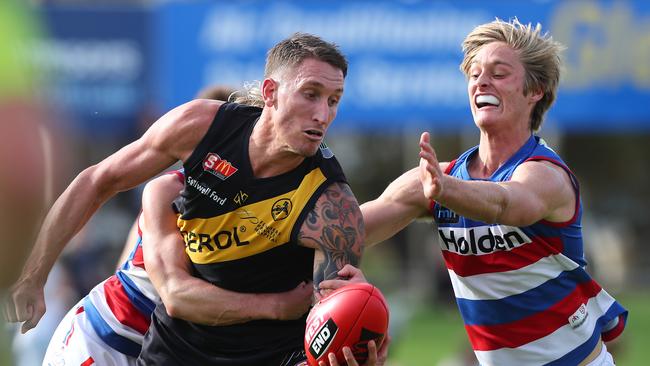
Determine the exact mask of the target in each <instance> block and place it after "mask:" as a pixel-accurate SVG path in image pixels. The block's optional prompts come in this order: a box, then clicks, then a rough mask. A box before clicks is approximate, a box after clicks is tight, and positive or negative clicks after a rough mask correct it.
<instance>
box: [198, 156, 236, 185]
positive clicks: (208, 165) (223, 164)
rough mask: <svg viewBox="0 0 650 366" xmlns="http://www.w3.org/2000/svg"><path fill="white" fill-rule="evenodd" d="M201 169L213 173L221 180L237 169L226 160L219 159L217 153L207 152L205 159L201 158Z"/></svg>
mask: <svg viewBox="0 0 650 366" xmlns="http://www.w3.org/2000/svg"><path fill="white" fill-rule="evenodd" d="M203 170H205V171H206V172H209V173H212V174H214V175H215V176H216V177H217V178H219V179H221V180H226V179H228V177H230V176H231V175H233V174H235V173H236V172H237V170H238V169H237V168H235V167H234V166H233V165H232V164H231V163H230V162H228V161H227V160H224V159H221V157H220V156H219V155H217V154H215V153H209V154H208V155H206V156H205V159H203Z"/></svg>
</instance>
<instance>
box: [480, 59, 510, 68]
mask: <svg viewBox="0 0 650 366" xmlns="http://www.w3.org/2000/svg"><path fill="white" fill-rule="evenodd" d="M476 64H478V62H477V61H476V60H475V61H472V63H471V64H470V67H472V66H474V65H476ZM489 64H490V65H494V66H499V65H505V66H508V67H510V68H513V66H512V64H509V63H507V62H505V61H500V60H496V61H494V62H490V63H489Z"/></svg>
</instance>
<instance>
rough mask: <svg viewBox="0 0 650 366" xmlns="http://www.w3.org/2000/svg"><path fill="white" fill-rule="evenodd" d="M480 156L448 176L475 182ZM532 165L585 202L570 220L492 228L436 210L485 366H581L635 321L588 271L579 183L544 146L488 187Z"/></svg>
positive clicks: (537, 143)
mask: <svg viewBox="0 0 650 366" xmlns="http://www.w3.org/2000/svg"><path fill="white" fill-rule="evenodd" d="M477 149H478V146H477V147H474V148H472V149H470V150H468V151H466V152H465V153H463V154H462V155H461V156H460V157H459V158H458V159H457V160H455V161H452V162H451V164H450V165H449V168H448V169H447V171H446V173H447V174H449V175H451V176H453V177H456V178H459V179H463V180H473V178H471V177H470V175H469V172H468V161H469V159H470V158H471V157H472V156H473V155H474V154H475V153H476V152H477ZM531 160H544V161H549V162H552V163H553V164H556V165H558V166H560V167H562V168H563V169H564V170H565V171H566V172H567V173H568V174H569V176H570V177H571V180H572V182H573V186H574V191H575V192H576V208H575V215H574V217H573V218H572V219H571V220H569V221H567V222H564V223H554V222H548V221H544V220H542V221H539V222H536V223H535V224H533V225H530V226H527V227H513V226H508V225H501V224H487V223H484V222H479V221H474V220H471V219H469V218H466V217H462V216H459V215H457V214H456V213H454V212H452V211H450V210H449V209H447V208H445V207H442V206H441V205H440V204H438V203H436V202H432V213H433V216H434V219H435V221H436V222H437V224H438V233H439V235H440V239H441V240H440V246H441V249H442V254H443V257H444V260H445V263H446V266H447V269H448V272H449V276H450V277H451V282H452V285H453V288H454V293H455V296H456V301H457V303H458V307H459V309H460V313H461V315H462V318H463V321H464V323H465V329H466V331H467V333H468V336H469V339H470V342H471V344H472V347H473V349H474V352H475V354H476V357H477V358H478V360H479V362H480V363H481V365H577V364H578V363H579V362H580V361H582V360H583V359H584V358H586V357H587V356H588V355H589V353H590V352H591V351H592V350H593V349H594V347H595V346H596V344H597V342H598V341H599V340H600V339H601V337H602V338H603V339H604V340H611V339H613V338H615V337H617V336H618V335H619V334H620V333H621V332H622V331H623V328H624V326H625V321H626V318H627V311H626V310H625V309H624V308H623V307H622V306H621V305H620V304H619V303H618V302H616V300H614V298H612V297H611V296H610V295H609V294H608V293H607V292H606V291H605V290H603V289H602V288H601V287H600V286H599V285H598V284H597V283H596V282H595V281H594V280H593V279H591V278H590V276H589V275H588V274H587V272H586V271H585V266H586V265H587V263H586V261H585V259H584V253H583V242H582V232H581V223H580V221H581V216H582V203H581V202H580V194H579V187H578V182H577V179H576V177H575V176H574V175H573V173H572V172H571V171H570V170H569V168H568V167H567V166H566V165H565V163H564V162H563V161H562V160H561V159H560V157H559V156H558V155H557V154H556V153H555V152H554V151H553V150H551V149H550V148H549V147H547V146H546V144H545V143H544V141H543V140H541V139H540V138H539V137H536V136H531V137H530V139H529V140H528V141H527V142H526V143H525V144H524V146H522V147H521V148H520V149H519V151H517V152H516V153H515V154H514V155H513V156H512V157H511V158H510V159H509V160H508V161H507V162H506V163H505V164H504V165H503V166H502V167H500V168H499V169H497V171H496V172H494V174H493V175H492V176H491V177H490V178H489V179H486V180H487V181H492V182H503V181H508V180H510V178H511V176H512V174H513V172H514V170H515V168H517V167H518V166H519V165H520V164H522V163H524V162H526V161H531ZM540 184H542V183H540Z"/></svg>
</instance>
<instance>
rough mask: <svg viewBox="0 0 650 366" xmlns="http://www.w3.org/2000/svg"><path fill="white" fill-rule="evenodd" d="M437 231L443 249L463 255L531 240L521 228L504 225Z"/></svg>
mask: <svg viewBox="0 0 650 366" xmlns="http://www.w3.org/2000/svg"><path fill="white" fill-rule="evenodd" d="M438 233H439V234H440V246H441V247H442V249H443V250H448V251H450V252H455V253H458V254H463V255H477V254H479V255H480V254H490V253H494V252H497V251H508V250H512V249H514V248H517V247H520V246H522V245H524V244H528V243H531V242H532V240H530V238H529V237H528V236H527V235H526V234H525V233H524V232H523V231H521V229H519V228H517V227H513V226H505V225H495V226H478V227H473V228H458V227H441V228H439V229H438Z"/></svg>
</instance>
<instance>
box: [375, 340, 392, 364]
mask: <svg viewBox="0 0 650 366" xmlns="http://www.w3.org/2000/svg"><path fill="white" fill-rule="evenodd" d="M391 340H392V339H391V337H390V336H389V335H388V334H386V338H384V342H382V344H381V347H380V348H379V352H378V354H377V366H379V365H383V364H384V363H386V360H387V359H388V345H389V344H390V342H391Z"/></svg>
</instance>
